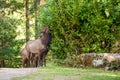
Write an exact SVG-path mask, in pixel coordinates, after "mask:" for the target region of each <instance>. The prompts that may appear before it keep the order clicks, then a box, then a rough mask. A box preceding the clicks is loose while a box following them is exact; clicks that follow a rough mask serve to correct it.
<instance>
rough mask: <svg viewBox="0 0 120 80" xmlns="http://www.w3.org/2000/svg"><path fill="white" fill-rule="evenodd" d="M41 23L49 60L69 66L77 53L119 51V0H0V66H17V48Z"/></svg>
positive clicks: (19, 58) (38, 29)
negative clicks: (48, 36)
mask: <svg viewBox="0 0 120 80" xmlns="http://www.w3.org/2000/svg"><path fill="white" fill-rule="evenodd" d="M44 25H48V26H49V28H50V32H51V34H52V43H51V46H50V47H49V53H48V56H47V60H49V61H54V62H56V63H58V64H62V65H63V64H67V66H72V65H74V62H75V59H74V58H75V57H76V56H78V55H80V54H81V53H83V54H84V53H107V52H110V53H118V52H120V0H0V30H1V31H0V67H21V57H20V50H21V49H22V47H24V46H25V44H26V42H27V41H28V40H31V39H36V38H38V37H40V36H41V34H39V31H40V30H42V28H43V27H44Z"/></svg>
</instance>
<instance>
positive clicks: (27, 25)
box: [25, 0, 30, 42]
mask: <svg viewBox="0 0 120 80" xmlns="http://www.w3.org/2000/svg"><path fill="white" fill-rule="evenodd" d="M25 6H26V42H27V41H29V39H30V27H29V0H26V4H25Z"/></svg>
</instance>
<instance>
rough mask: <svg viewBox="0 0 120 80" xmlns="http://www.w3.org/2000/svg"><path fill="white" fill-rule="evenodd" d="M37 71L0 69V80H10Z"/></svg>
mask: <svg viewBox="0 0 120 80" xmlns="http://www.w3.org/2000/svg"><path fill="white" fill-rule="evenodd" d="M35 71H38V68H0V80H11V79H12V78H14V77H20V76H25V75H27V74H30V73H32V72H35Z"/></svg>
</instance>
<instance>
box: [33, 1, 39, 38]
mask: <svg viewBox="0 0 120 80" xmlns="http://www.w3.org/2000/svg"><path fill="white" fill-rule="evenodd" d="M38 1H39V0H34V8H35V12H34V13H35V39H36V38H37V37H38V19H37V14H38Z"/></svg>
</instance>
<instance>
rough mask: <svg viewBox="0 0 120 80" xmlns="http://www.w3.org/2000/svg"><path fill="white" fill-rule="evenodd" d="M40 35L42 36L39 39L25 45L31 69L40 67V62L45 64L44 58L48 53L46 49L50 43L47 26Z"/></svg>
mask: <svg viewBox="0 0 120 80" xmlns="http://www.w3.org/2000/svg"><path fill="white" fill-rule="evenodd" d="M41 33H42V34H43V36H42V37H41V38H38V39H36V40H32V42H31V43H29V42H28V43H27V44H26V50H27V52H28V53H29V59H30V63H31V65H32V66H33V67H39V66H41V65H42V62H41V61H44V62H45V56H46V54H47V52H48V49H47V47H48V46H49V44H50V42H51V36H50V33H49V29H48V26H46V27H45V28H44V29H43V31H42V32H41Z"/></svg>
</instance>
